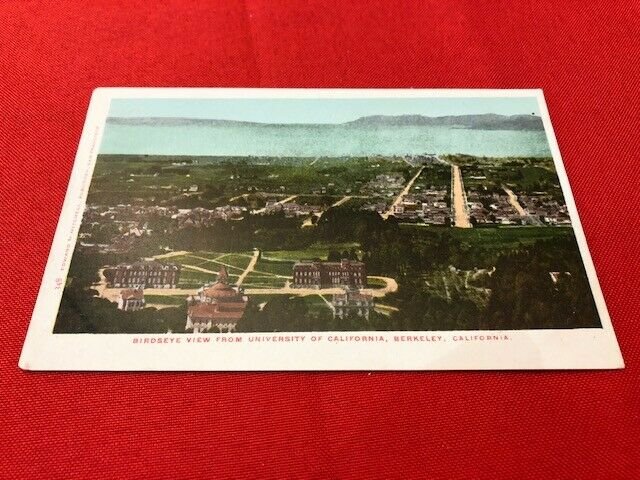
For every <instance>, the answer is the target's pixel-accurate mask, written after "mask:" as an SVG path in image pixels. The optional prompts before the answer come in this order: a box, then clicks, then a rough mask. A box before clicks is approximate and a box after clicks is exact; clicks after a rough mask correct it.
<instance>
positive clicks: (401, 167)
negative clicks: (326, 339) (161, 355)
mask: <svg viewBox="0 0 640 480" xmlns="http://www.w3.org/2000/svg"><path fill="white" fill-rule="evenodd" d="M600 327H601V323H600V319H599V316H598V313H597V310H596V306H595V303H594V300H593V297H592V294H591V290H590V287H589V282H588V280H587V276H586V273H585V270H584V266H583V261H582V258H581V256H580V252H579V249H578V245H577V242H576V238H575V236H574V232H573V227H572V224H571V219H570V216H569V213H568V209H567V205H566V202H565V197H564V195H563V192H562V189H561V186H560V182H559V179H558V175H557V173H556V170H555V166H554V161H553V159H552V157H551V152H550V149H549V144H548V139H547V136H546V133H545V130H544V126H543V122H542V119H541V116H540V112H539V111H538V107H537V102H536V99H535V98H534V97H531V98H528V97H526V98H506V97H505V98H471V97H470V98H360V99H352V98H351V99H339V98H336V99H275V98H272V99H202V100H185V99H182V100H178V99H122V100H113V101H112V104H111V109H110V112H109V117H108V119H107V122H106V126H105V132H104V137H103V140H102V143H101V146H100V152H99V154H98V158H97V161H96V165H95V169H94V172H93V177H92V180H91V185H90V189H89V193H88V198H87V201H86V206H85V210H84V214H83V219H82V224H81V227H80V232H79V236H78V239H77V243H76V247H75V250H74V253H73V258H72V261H71V266H70V270H69V274H68V277H67V279H66V284H65V288H64V294H63V297H62V301H61V305H60V309H59V312H58V316H57V320H56V323H55V326H54V333H105V334H106V333H131V334H133V333H176V334H178V333H211V334H220V333H234V332H312V331H361V332H366V331H452V330H523V329H568V328H600Z"/></svg>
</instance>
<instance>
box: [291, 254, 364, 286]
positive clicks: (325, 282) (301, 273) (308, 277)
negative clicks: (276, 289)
mask: <svg viewBox="0 0 640 480" xmlns="http://www.w3.org/2000/svg"><path fill="white" fill-rule="evenodd" d="M366 286H367V271H366V267H365V264H364V263H363V262H359V261H353V260H346V259H343V260H341V261H340V262H322V261H301V262H297V263H296V264H295V265H294V266H293V287H294V288H332V287H351V288H363V287H366Z"/></svg>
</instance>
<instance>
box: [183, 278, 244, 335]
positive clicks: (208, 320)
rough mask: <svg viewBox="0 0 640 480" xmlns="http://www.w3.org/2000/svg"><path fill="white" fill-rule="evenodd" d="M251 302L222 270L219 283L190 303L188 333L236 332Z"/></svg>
mask: <svg viewBox="0 0 640 480" xmlns="http://www.w3.org/2000/svg"><path fill="white" fill-rule="evenodd" d="M248 302H249V298H248V297H247V296H246V295H244V292H243V290H242V289H241V288H239V287H234V286H231V285H229V274H228V273H227V269H226V268H225V267H222V268H221V269H220V272H219V273H218V279H217V280H216V282H215V283H212V284H208V285H205V286H203V287H202V288H201V289H200V290H198V293H197V294H196V295H194V296H192V297H190V298H189V300H188V306H187V324H186V326H185V330H186V331H193V333H202V332H210V331H213V332H219V333H223V332H229V333H230V332H233V331H235V329H236V325H237V323H238V321H239V320H240V319H241V318H242V315H243V314H244V311H245V309H246V308H247V303H248Z"/></svg>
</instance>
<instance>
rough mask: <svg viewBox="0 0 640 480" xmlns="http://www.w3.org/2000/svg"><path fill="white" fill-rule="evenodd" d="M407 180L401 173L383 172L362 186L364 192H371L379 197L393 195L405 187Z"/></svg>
mask: <svg viewBox="0 0 640 480" xmlns="http://www.w3.org/2000/svg"><path fill="white" fill-rule="evenodd" d="M405 183H406V180H405V179H404V176H403V175H401V174H399V173H383V174H380V175H376V177H375V178H374V179H373V180H371V181H369V182H368V183H367V184H365V185H364V186H363V187H362V192H363V193H371V194H374V195H375V196H377V197H393V196H394V195H397V193H398V192H399V191H400V190H402V189H403V188H404V185H405Z"/></svg>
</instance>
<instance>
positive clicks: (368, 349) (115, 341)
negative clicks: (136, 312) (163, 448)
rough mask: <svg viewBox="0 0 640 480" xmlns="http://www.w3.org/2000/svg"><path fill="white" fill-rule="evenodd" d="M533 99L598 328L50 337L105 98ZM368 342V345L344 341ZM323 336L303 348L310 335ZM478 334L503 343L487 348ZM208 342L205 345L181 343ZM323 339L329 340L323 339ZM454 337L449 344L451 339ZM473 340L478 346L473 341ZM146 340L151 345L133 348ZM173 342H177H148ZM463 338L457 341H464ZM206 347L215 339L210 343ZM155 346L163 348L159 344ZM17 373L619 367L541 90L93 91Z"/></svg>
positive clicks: (97, 143)
mask: <svg viewBox="0 0 640 480" xmlns="http://www.w3.org/2000/svg"><path fill="white" fill-rule="evenodd" d="M382 97H392V98H393V97H404V98H412V97H413V98H415V97H433V98H460V97H503V98H504V97H535V98H537V101H538V106H539V110H540V114H541V116H542V119H543V123H544V128H545V132H546V135H547V139H548V141H549V147H550V149H551V153H552V156H553V159H554V162H555V167H556V170H557V172H558V177H559V179H560V183H561V186H562V190H563V193H564V195H565V199H566V203H567V207H568V210H569V214H570V217H571V222H572V225H573V228H574V231H575V236H576V239H577V241H578V245H579V248H580V252H581V254H582V258H583V261H584V265H585V269H586V271H587V275H588V278H589V283H590V286H591V290H592V292H593V296H594V299H595V302H596V305H597V309H598V313H599V315H600V319H601V321H602V327H603V328H601V329H600V328H585V329H567V330H556V329H554V330H509V331H484V330H483V331H459V332H451V331H448V332H370V333H367V332H309V333H289V334H286V333H282V334H270V333H257V334H241V333H234V334H230V335H231V336H232V337H236V338H238V337H242V338H243V340H244V341H241V342H222V341H220V340H222V339H224V338H229V335H225V334H222V335H206V334H205V335H199V336H195V337H194V336H193V334H169V335H163V334H157V335H133V334H53V333H52V332H53V325H54V323H55V319H56V315H57V311H58V308H59V305H60V300H61V297H62V293H63V288H62V286H63V285H64V280H65V279H66V276H67V272H68V269H69V265H70V261H71V255H72V253H73V249H74V247H75V244H76V240H77V236H78V231H79V228H80V222H81V220H82V212H83V209H84V206H85V202H86V198H87V194H88V190H89V184H90V181H91V177H92V174H93V169H94V166H95V162H96V159H97V155H98V149H99V146H100V143H101V140H102V135H103V132H104V127H105V121H106V118H107V115H108V110H109V105H110V102H111V100H112V99H114V98H130V99H134V98H185V99H187V98H245V99H246V98H382ZM369 334H370V335H375V336H376V337H380V338H382V339H384V340H383V341H377V342H362V341H355V340H353V339H352V340H350V341H349V340H346V339H347V337H349V336H351V337H355V336H360V337H361V336H363V335H369ZM412 334H413V335H423V336H426V337H431V336H441V337H442V338H444V341H442V340H440V341H426V340H423V341H418V342H409V343H407V342H395V341H394V338H395V337H396V336H402V335H405V336H406V335H412ZM285 335H289V336H294V335H298V336H302V335H305V336H306V337H307V338H306V339H305V340H304V341H302V342H268V343H267V342H260V343H255V342H252V343H249V342H248V341H246V340H247V339H248V338H249V336H253V337H254V338H257V337H261V338H266V337H272V338H277V337H278V336H285ZM312 336H315V337H323V338H322V340H316V341H312V340H311V337H312ZM488 336H497V337H505V336H506V337H507V338H508V340H493V341H490V340H487V339H486V337H488ZM188 337H192V338H196V337H208V338H210V341H209V342H208V343H187V342H186V339H187V338H188ZM329 337H333V338H334V340H335V341H329ZM456 337H457V338H458V340H456V339H455V338H456ZM480 337H482V338H483V339H480ZM134 338H137V339H145V338H148V339H149V341H151V339H153V340H154V343H144V344H142V343H133V339H134ZM165 338H169V339H170V338H181V339H182V340H181V341H180V343H158V341H161V340H162V339H165ZM465 338H466V339H465ZM211 340H216V341H211ZM162 341H163V340H162ZM19 366H20V367H21V368H23V369H25V370H102V371H269V370H276V371H302V370H523V369H609V368H624V362H623V359H622V354H621V352H620V349H619V346H618V342H617V340H616V337H615V333H614V331H613V327H612V324H611V319H610V317H609V313H608V311H607V307H606V304H605V301H604V297H603V295H602V290H601V288H600V284H599V282H598V278H597V275H596V271H595V268H594V265H593V261H592V259H591V255H590V253H589V249H588V247H587V242H586V238H585V235H584V231H583V229H582V225H581V223H580V218H579V216H578V211H577V209H576V205H575V201H574V198H573V194H572V192H571V187H570V185H569V180H568V178H567V174H566V171H565V168H564V165H563V162H562V157H561V155H560V150H559V148H558V143H557V141H556V137H555V134H554V132H553V127H552V124H551V120H550V118H549V112H548V110H547V106H546V102H545V100H544V95H543V93H542V90H499V89H497V90H493V89H491V90H482V89H429V90H425V89H415V90H414V89H411V90H398V89H253V88H237V89H236V88H221V89H217V88H211V89H207V88H98V89H96V90H95V91H94V92H93V95H92V97H91V103H90V105H89V110H88V113H87V118H86V121H85V125H84V129H83V132H82V137H81V139H80V144H79V146H78V152H77V154H76V159H75V163H74V166H73V170H72V173H71V178H70V181H69V186H68V189H67V194H66V197H65V200H64V205H63V209H62V213H61V216H60V220H59V223H58V227H57V229H56V233H55V236H54V240H53V245H52V248H51V253H50V255H49V259H48V261H47V266H46V269H45V272H44V276H43V280H42V284H41V286H40V291H39V293H38V298H37V301H36V305H35V308H34V312H33V316H32V319H31V323H30V325H29V329H28V331H27V336H26V339H25V344H24V347H23V350H22V354H21V356H20V361H19Z"/></svg>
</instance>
